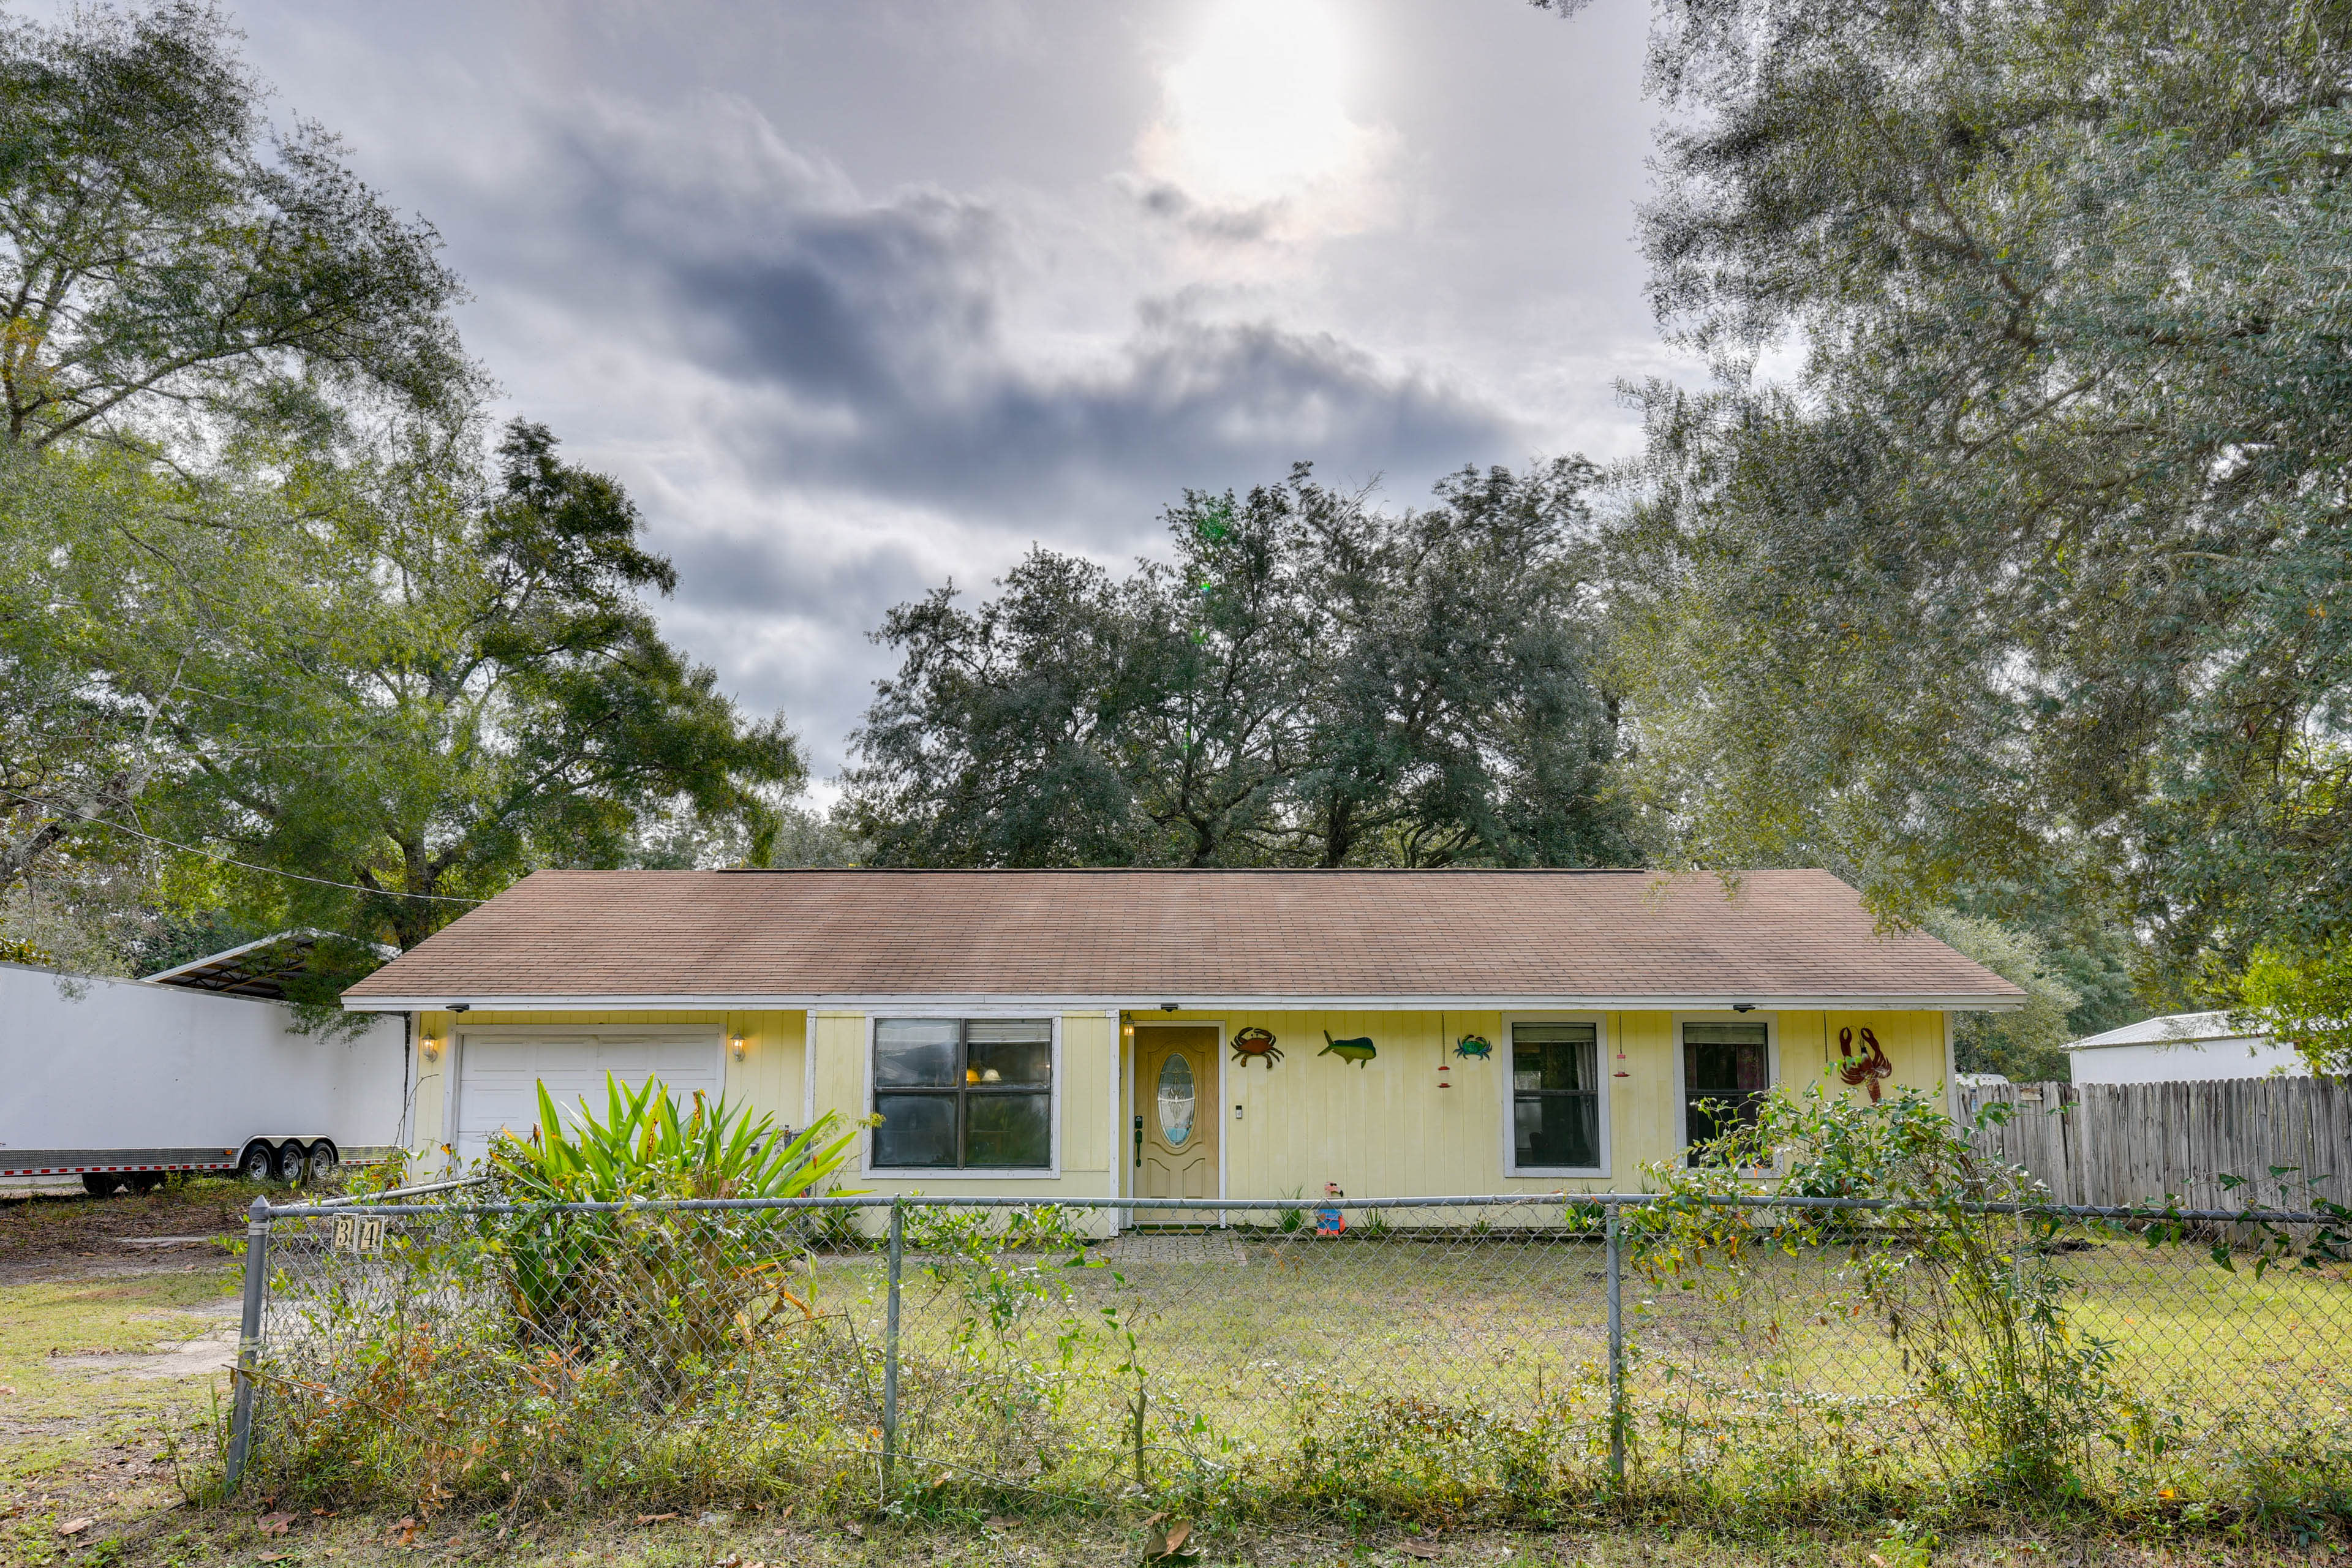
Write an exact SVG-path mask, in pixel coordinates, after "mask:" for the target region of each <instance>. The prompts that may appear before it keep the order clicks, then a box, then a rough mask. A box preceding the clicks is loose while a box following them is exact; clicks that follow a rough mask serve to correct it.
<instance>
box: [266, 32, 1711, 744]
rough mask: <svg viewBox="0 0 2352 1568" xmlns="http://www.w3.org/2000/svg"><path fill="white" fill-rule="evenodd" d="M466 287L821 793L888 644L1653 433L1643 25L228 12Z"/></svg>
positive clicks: (525, 380)
mask: <svg viewBox="0 0 2352 1568" xmlns="http://www.w3.org/2000/svg"><path fill="white" fill-rule="evenodd" d="M236 16H237V18H238V20H239V23H240V24H241V26H243V28H244V30H245V32H246V35H247V51H248V57H249V58H250V59H251V61H252V63H253V64H254V66H255V67H256V68H257V69H258V70H259V72H260V73H261V74H263V75H264V76H265V77H267V78H268V79H270V80H272V81H274V82H275V83H276V84H277V87H278V93H279V108H280V110H283V111H288V112H292V113H299V114H302V115H306V116H310V117H314V118H316V119H319V120H320V121H324V122H325V123H327V124H328V125H329V126H331V127H332V128H333V129H335V130H336V131H338V132H341V134H342V135H343V136H344V138H345V139H346V141H347V142H348V143H349V147H350V153H351V158H352V163H354V165H355V166H356V167H357V169H358V170H359V172H360V173H361V174H362V175H363V176H364V177H365V178H366V179H367V180H368V181H369V182H370V183H372V184H374V185H375V186H377V187H378V188H379V189H380V190H381V191H382V192H383V194H384V195H386V197H387V198H388V199H389V200H390V201H391V202H392V203H393V204H394V205H396V206H399V207H401V208H404V209H408V210H413V211H415V212H416V213H419V214H422V215H423V216H425V217H427V218H428V219H430V220H431V221H432V222H433V223H434V224H435V225H436V226H437V227H438V228H439V230H440V232H441V234H442V235H443V237H445V239H446V243H447V247H448V258H449V259H450V261H451V262H452V263H453V264H454V265H455V266H456V268H457V269H458V271H460V272H461V273H462V274H463V275H464V276H465V278H466V279H467V284H468V286H469V287H470V289H471V290H472V293H473V300H472V301H471V303H469V304H468V305H467V306H466V307H465V309H464V311H463V317H462V321H463V326H464V330H465V333H466V338H467V344H468V346H469V348H470V349H471V351H472V353H474V354H475V355H476V356H477V357H478V359H479V360H481V361H482V362H483V363H484V364H485V365H486V367H487V368H488V371H489V372H490V374H492V375H493V376H495V377H496V378H497V381H498V383H499V385H500V387H501V388H502V389H503V394H504V397H505V401H506V405H507V407H508V408H509V410H511V411H512V412H515V413H520V414H526V415H528V416H530V417H532V418H535V419H540V420H543V421H545V422H546V423H548V424H549V425H551V426H553V427H554V429H555V431H556V433H557V434H558V435H559V436H560V437H562V439H563V440H564V442H565V443H566V447H567V450H568V452H569V455H570V456H572V458H575V459H578V460H581V461H584V462H587V463H589V464H592V465H593V466H595V467H597V468H603V469H605V470H608V471H610V472H612V473H614V474H615V475H617V476H618V477H619V478H620V479H622V480H623V481H624V482H625V484H626V485H627V486H628V487H629V489H630V490H631V491H632V492H633V493H634V494H635V497H636V499H637V500H638V502H639V504H640V506H641V507H642V508H643V510H644V511H645V513H646V518H647V520H648V521H649V523H650V525H651V533H652V543H653V544H654V546H655V547H656V548H657V549H660V550H662V551H664V552H667V553H668V554H669V555H670V556H671V557H672V558H673V559H674V560H675V561H676V562H677V566H678V571H679V584H678V591H677V597H676V598H675V600H673V601H672V602H670V603H669V604H667V605H665V606H664V607H663V611H662V615H663V619H664V623H665V626H666V627H667V630H668V632H669V633H670V634H671V636H672V637H674V638H675V639H676V640H677V642H678V643H679V644H680V645H682V646H683V647H685V648H686V649H688V651H689V652H690V653H691V654H692V655H693V656H694V657H696V658H699V659H702V660H705V661H708V662H709V663H711V664H713V665H715V666H717V667H718V668H719V671H720V674H721V677H722V679H723V680H724V681H725V683H726V684H727V685H728V686H729V687H730V689H732V690H733V691H734V692H735V693H736V694H737V695H738V696H739V697H740V698H741V700H743V701H744V702H745V703H746V704H747V705H749V706H751V707H752V708H754V709H757V710H774V709H782V710H783V711H784V713H785V714H786V715H787V716H788V717H789V719H790V720H791V721H792V723H793V727H794V728H795V729H797V730H798V731H800V733H801V734H802V736H803V739H804V740H805V742H806V743H807V747H808V751H809V754H810V760H811V763H812V764H813V767H814V772H815V773H816V775H817V776H818V778H820V779H824V778H827V777H830V776H831V775H832V774H834V773H836V772H838V770H839V769H840V767H841V766H842V765H843V763H844V760H845V748H846V743H847V737H848V733H849V731H850V730H851V729H852V728H853V727H854V726H855V725H856V721H857V718H858V715H859V713H860V712H861V710H863V708H864V706H865V704H866V700H867V698H868V696H869V690H870V683H871V682H872V680H873V679H875V677H876V676H877V675H878V674H880V673H882V672H883V671H884V670H885V669H886V668H887V667H888V666H889V665H890V663H891V662H892V661H891V659H890V657H889V655H888V653H887V650H885V649H882V648H879V647H876V646H874V645H873V644H872V643H870V642H869V641H868V640H867V637H866V634H867V633H868V632H869V631H870V630H871V629H872V628H873V627H874V626H876V625H877V624H878V622H879V621H880V619H881V616H882V614H883V612H884V611H885V610H886V609H887V607H888V606H889V605H892V604H894V603H897V602H898V601H901V600H905V599H908V598H911V597H914V596H915V595H919V594H920V593H921V592H922V591H924V590H925V589H926V588H928V587H929V586H931V585H934V584H939V583H941V582H944V581H946V580H949V579H950V578H952V579H953V580H954V581H955V583H956V584H958V585H959V586H961V587H964V588H967V589H970V590H971V591H973V592H975V593H985V592H987V591H988V588H989V584H990V583H991V580H992V579H993V578H994V577H995V576H997V575H998V574H1001V573H1002V572H1003V570H1004V569H1005V568H1006V567H1007V566H1009V565H1010V564H1012V563H1013V561H1014V560H1015V559H1016V558H1017V557H1018V556H1019V555H1020V554H1021V553H1022V552H1024V551H1026V550H1027V549H1028V548H1029V547H1030V545H1031V544H1032V543H1033V542H1043V543H1045V544H1048V545H1051V546H1053V547H1055V548H1058V549H1064V550H1072V551H1078V552H1085V553H1087V554H1089V555H1093V556H1095V557H1097V558H1098V559H1100V560H1103V561H1105V562H1107V563H1113V564H1119V563H1124V562H1126V561H1127V560H1129V559H1130V558H1131V557H1133V556H1134V555H1136V554H1138V553H1141V552H1159V551H1160V549H1161V547H1162V546H1161V539H1162V535H1161V523H1160V510H1161V509H1162V508H1163V507H1164V506H1166V505H1167V504H1168V503H1169V502H1170V501H1171V500H1174V499H1175V498H1176V497H1177V496H1178V495H1179V493H1180V492H1181V490H1182V489H1184V488H1186V487H1188V486H1189V487H1193V488H1198V489H1222V488H1223V487H1226V486H1229V485H1230V486H1245V485H1247V484H1250V483H1252V482H1254V481H1256V480H1261V479H1276V478H1279V477H1281V476H1282V475H1283V474H1284V473H1285V472H1286V470H1287V469H1288V467H1289V465H1290V463H1291V462H1292V461H1293V460H1294V459H1299V458H1304V459H1308V460H1311V461H1313V462H1314V463H1315V464H1316V466H1317V468H1318V471H1319V472H1320V473H1321V474H1322V476H1323V477H1324V478H1326V479H1330V480H1335V481H1339V482H1341V483H1346V484H1350V485H1352V484H1356V483H1360V482H1362V481H1365V480H1369V479H1374V478H1378V479H1381V484H1382V489H1383V492H1384V493H1385V495H1386V496H1387V497H1388V498H1389V499H1390V500H1391V501H1393V502H1396V503H1399V504H1405V503H1411V502H1414V501H1418V500H1420V499H1421V498H1422V497H1423V496H1424V495H1425V494H1426V493H1427V490H1428V488H1429V485H1430V483H1431V482H1432V481H1433V479H1435V478H1436V477H1437V476H1439V475H1440V474H1443V473H1444V472H1446V471H1448V470H1451V469H1453V468H1459V467H1460V466H1461V465H1463V464H1465V463H1475V464H1482V465H1483V464H1486V463H1495V462H1500V463H1507V464H1513V465H1517V464H1520V463H1524V462H1526V461H1528V460H1529V459H1530V458H1538V457H1548V456H1551V455H1555V454H1559V453H1562V452H1567V451H1572V450H1580V451H1583V452H1586V453H1588V454H1591V455H1592V456H1595V457H1601V458H1606V457H1613V456H1617V455H1620V454H1622V453H1623V452H1624V451H1625V450H1627V448H1628V447H1629V445H1630V443H1631V441H1632V438H1633V429H1632V426H1631V421H1630V417H1629V416H1628V414H1627V413H1626V411H1625V410H1624V409H1623V408H1622V407H1621V406H1619V405H1618V403H1617V400H1616V396H1615V394H1614V391H1613V384H1614V383H1615V382H1616V381H1618V380H1619V379H1620V378H1623V377H1639V376H1643V375H1648V374H1662V373H1663V374H1687V367H1686V366H1685V364H1684V363H1682V362H1681V361H1680V360H1679V358H1678V357H1677V356H1675V355H1673V354H1670V353H1668V352H1667V351H1666V350H1665V349H1664V348H1663V347H1662V346H1661V345H1660V343H1659V342H1658V339H1657V334H1656V331H1655V329H1654V325H1653V323H1652V321H1651V320H1650V317H1649V314H1648V311H1647V310H1646V307H1645V305H1644V303H1643V296H1642V290H1641V283H1642V268H1641V265H1640V259H1639V257H1638V254H1637V252H1636V250H1635V248H1634V243H1633V205H1634V204H1635V202H1636V201H1638V200H1639V199H1641V198H1642V196H1643V195H1644V194H1645V192H1646V190H1647V188H1648V187H1647V180H1648V175H1647V172H1646V170H1645V168H1644V166H1643V159H1644V157H1645V156H1646V154H1647V152H1648V146H1649V130H1650V126H1651V124H1652V123H1653V121H1654V118H1655V115H1654V111H1653V110H1652V108H1651V106H1649V105H1647V104H1645V103H1644V102H1643V100H1642V98H1641V94H1640V51H1641V43H1642V34H1643V26H1644V25H1645V21H1646V7H1645V6H1643V5H1640V4H1638V3H1635V0H1599V4H1597V5H1594V6H1592V7H1591V10H1589V11H1588V12H1586V13H1585V14H1584V15H1583V16H1580V17H1578V18H1576V19H1575V20H1573V21H1567V22H1563V21H1562V20H1560V19H1559V18H1558V17H1556V16H1551V15H1549V14H1548V13H1542V12H1538V11H1535V10H1532V9H1530V8H1529V7H1528V6H1527V5H1524V4H1523V3H1522V0H1136V3H1124V0H1026V3H1014V0H861V3H855V4H853V3H851V0H827V3H824V4H815V3H808V0H803V3H798V4H793V3H789V0H783V3H773V4H751V3H748V0H745V3H734V4H702V5H697V4H686V3H681V0H661V3H660V4H650V3H648V4H635V5H630V4H619V3H609V4H599V5H583V4H577V3H573V0H565V3H562V4H552V3H551V4H529V3H518V4H499V5H484V4H481V3H480V0H468V3H465V4H432V3H424V0H402V3H401V4H399V5H358V4H340V5H338V4H322V3H320V0H284V3H280V0H242V4H238V5H236Z"/></svg>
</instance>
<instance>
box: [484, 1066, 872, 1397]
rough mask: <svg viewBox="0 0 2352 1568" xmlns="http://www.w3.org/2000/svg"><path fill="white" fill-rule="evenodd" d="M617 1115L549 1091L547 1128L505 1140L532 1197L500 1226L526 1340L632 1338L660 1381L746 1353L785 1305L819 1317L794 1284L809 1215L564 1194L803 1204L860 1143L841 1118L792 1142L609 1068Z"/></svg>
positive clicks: (675, 1381) (741, 1114)
mask: <svg viewBox="0 0 2352 1568" xmlns="http://www.w3.org/2000/svg"><path fill="white" fill-rule="evenodd" d="M605 1099H606V1111H605V1114H604V1117H603V1118H601V1119H600V1118H599V1117H598V1116H597V1115H596V1114H595V1112H594V1111H593V1110H590V1109H589V1107H588V1104H587V1102H586V1101H585V1100H582V1101H581V1102H580V1108H579V1111H578V1114H576V1115H575V1116H572V1117H571V1118H569V1119H568V1121H569V1123H570V1124H569V1125H567V1124H566V1123H567V1119H566V1118H565V1117H563V1116H562V1115H561V1114H559V1113H558V1111H557V1110H556V1106H555V1101H554V1099H553V1097H552V1096H551V1095H550V1094H549V1093H548V1092H547V1086H546V1085H545V1084H544V1083H542V1084H541V1085H540V1088H539V1126H538V1128H537V1130H535V1131H533V1132H532V1134H531V1135H530V1138H528V1139H517V1138H511V1137H501V1138H500V1139H499V1140H498V1141H497V1142H495V1143H494V1145H493V1146H492V1148H491V1151H490V1160H489V1163H490V1170H491V1173H492V1176H493V1178H494V1180H495V1181H496V1183H497V1184H498V1186H499V1190H500V1191H501V1193H502V1194H503V1195H504V1196H506V1197H508V1198H509V1199H510V1200H512V1201H515V1202H517V1203H520V1204H522V1205H527V1206H526V1207H525V1209H524V1211H523V1212H522V1213H521V1214H520V1215H514V1216H511V1217H510V1218H509V1219H508V1221H507V1223H505V1224H504V1225H503V1226H501V1227H500V1229H501V1231H502V1235H501V1236H500V1237H499V1244H500V1252H501V1254H502V1257H503V1259H504V1262H505V1266H506V1267H505V1272H506V1277H507V1284H508V1290H509V1298H510V1300H511V1301H512V1304H513V1310H514V1313H515V1316H516V1318H517V1320H518V1325H519V1327H520V1329H521V1330H522V1331H524V1332H525V1334H526V1336H527V1337H530V1338H537V1339H544V1340H549V1341H552V1342H556V1343H558V1344H561V1345H564V1346H569V1347H573V1348H583V1347H587V1346H590V1345H596V1344H607V1345H612V1346H614V1347H622V1346H625V1347H626V1348H627V1350H628V1351H629V1352H631V1354H632V1358H633V1359H635V1360H637V1361H638V1362H639V1363H640V1364H642V1365H644V1366H646V1368H647V1369H648V1370H650V1371H652V1372H653V1373H655V1374H656V1379H657V1380H658V1381H659V1382H661V1383H662V1384H666V1385H668V1386H671V1387H677V1386H682V1385H683V1384H684V1383H685V1382H686V1381H688V1373H691V1372H692V1370H693V1369H695V1368H696V1367H698V1366H709V1365H713V1364H716V1363H719V1362H722V1361H724V1360H725V1359H726V1358H727V1357H728V1356H729V1355H730V1354H731V1353H732V1352H733V1351H734V1350H735V1349H737V1348H739V1347H747V1346H748V1345H749V1344H750V1343H751V1342H752V1340H753V1339H754V1338H755V1337H756V1336H757V1335H758V1334H759V1332H760V1331H761V1330H762V1328H763V1326H766V1325H768V1324H770V1322H771V1320H773V1319H776V1318H777V1316H778V1314H779V1313H782V1314H783V1316H784V1317H785V1318H786V1319H790V1318H792V1317H793V1316H794V1313H793V1311H792V1310H791V1309H797V1315H798V1317H799V1318H801V1319H803V1320H804V1319H806V1318H808V1317H811V1316H813V1315H814V1308H813V1307H812V1306H811V1304H810V1302H809V1300H808V1293H807V1291H806V1289H805V1288H803V1289H801V1290H799V1291H795V1289H793V1283H792V1281H790V1280H789V1279H787V1278H786V1275H787V1272H788V1270H789V1267H790V1265H791V1264H792V1263H793V1261H794V1260H795V1259H797V1258H799V1257H800V1255H801V1253H802V1252H803V1246H802V1236H803V1232H804V1231H805V1230H806V1229H807V1228H808V1215H807V1214H806V1213H805V1212H804V1211H795V1210H788V1209H748V1210H729V1211H719V1212H709V1211H699V1212H697V1211H688V1212H685V1213H681V1212H678V1211H677V1210H674V1209H652V1210H644V1211H636V1210H627V1209H625V1210H621V1211H618V1212H605V1213H596V1212H591V1213H587V1214H582V1213H579V1212H576V1211H565V1210H562V1209H558V1208H555V1207H554V1206H553V1205H559V1204H580V1203H628V1202H630V1201H631V1200H661V1199H678V1198H795V1197H802V1196H806V1195H809V1194H813V1193H814V1192H816V1191H818V1190H819V1189H821V1188H822V1187H823V1186H824V1184H826V1183H827V1182H828V1181H830V1180H831V1179H832V1177H833V1176H834V1174H835V1173H836V1172H838V1171H839V1170H840V1169H841V1167H842V1165H843V1164H844V1163H845V1162H846V1161H847V1159H848V1157H849V1152H850V1150H851V1147H852V1145H853V1144H854V1142H855V1141H856V1129H855V1128H854V1127H845V1126H844V1125H843V1123H842V1121H841V1119H840V1118H839V1117H837V1116H835V1115H834V1114H833V1113H831V1112H827V1113H826V1114H825V1115H824V1116H823V1117H821V1118H819V1119H818V1121H816V1122H815V1124H814V1125H813V1126H811V1127H809V1128H807V1129H806V1130H804V1131H802V1132H801V1133H799V1134H798V1135H797V1136H794V1137H792V1138H789V1139H787V1138H785V1137H784V1136H783V1134H782V1130H780V1129H779V1128H777V1126H776V1124H775V1119H774V1118H773V1117H772V1116H768V1115H761V1116H760V1117H758V1118H756V1119H754V1118H753V1117H752V1115H751V1112H750V1111H749V1110H747V1109H745V1108H742V1107H739V1106H730V1104H728V1103H727V1101H726V1100H724V1099H721V1100H719V1101H718V1102H717V1103H715V1104H713V1103H711V1102H709V1101H708V1100H705V1098H704V1097H703V1096H702V1095H701V1094H700V1093H697V1094H696V1095H695V1096H694V1097H693V1100H692V1102H691V1105H690V1106H689V1107H687V1108H684V1109H682V1108H681V1107H680V1105H679V1103H678V1101H677V1098H676V1097H675V1096H673V1095H672V1094H671V1093H670V1092H669V1090H668V1089H667V1087H666V1086H665V1085H664V1084H662V1083H661V1082H660V1080H658V1079H654V1080H650V1081H648V1082H647V1083H646V1085H645V1086H644V1087H643V1088H641V1089H635V1090H632V1089H626V1088H625V1087H623V1086H622V1085H621V1083H620V1082H619V1081H618V1080H617V1079H614V1078H613V1077H612V1076H611V1075H610V1074H607V1075H606V1077H605Z"/></svg>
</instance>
